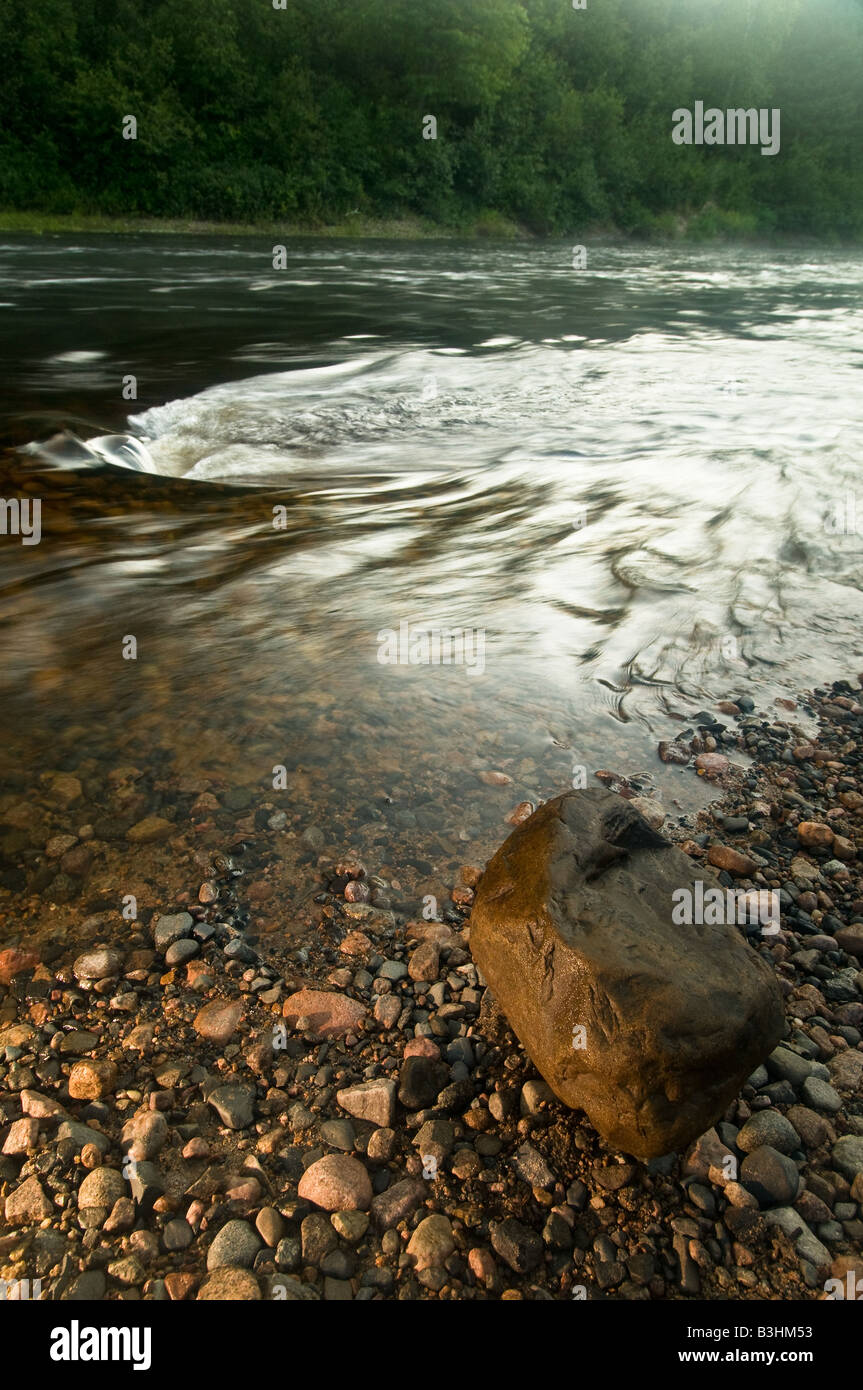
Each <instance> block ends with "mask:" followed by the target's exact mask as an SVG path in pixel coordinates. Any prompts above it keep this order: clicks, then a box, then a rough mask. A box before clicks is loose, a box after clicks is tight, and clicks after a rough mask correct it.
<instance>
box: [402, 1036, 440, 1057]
mask: <svg viewBox="0 0 863 1390" xmlns="http://www.w3.org/2000/svg"><path fill="white" fill-rule="evenodd" d="M405 1056H406V1057H431V1059H432V1061H433V1062H436V1061H438V1059H439V1057H440V1048H439V1047H438V1045H437V1043H433V1042H432V1040H431V1038H411V1040H410V1042H409V1043H407V1044H406V1046H405Z"/></svg>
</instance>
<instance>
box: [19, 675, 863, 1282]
mask: <svg viewBox="0 0 863 1390" xmlns="http://www.w3.org/2000/svg"><path fill="white" fill-rule="evenodd" d="M859 694H860V691H859V689H855V688H852V687H851V686H850V685H849V684H847V683H844V682H839V683H837V684H835V685H834V686H833V687H831V688H830V689H826V690H820V691H817V692H815V693H814V694H813V695H811V696H809V697H807V698H806V699H805V700H802V701H801V702H800V706H801V712H802V711H803V709H805V710H806V711H807V713H808V714H811V715H813V716H815V717H816V718H817V721H818V733H817V736H812V737H807V734H806V731H805V730H804V729H803V728H802V727H801V726H800V723H799V722H798V721H799V718H800V713H798V711H797V710H796V708H795V702H793V701H787V700H786V701H782V702H780V704H779V705H778V707H776V708H774V709H773V710H769V711H766V712H764V711H756V710H755V708H754V702H753V701H752V700H751V699H749V698H747V697H746V696H741V697H739V698H738V699H737V701H736V702H722V703H721V704H720V705H719V706H717V708H716V709H715V710H712V711H704V712H703V714H702V715H700V716H699V717H698V722H697V725H693V727H692V728H691V729H687V730H686V731H685V732H683V731H682V732H681V734H680V735H679V736H678V737H677V738H676V739H674V740H670V741H668V742H663V743H662V744H661V745H660V749H659V756H660V757H661V758H662V759H663V760H664V761H669V762H677V763H680V764H681V766H683V765H684V764H691V766H692V768H693V771H694V772H695V773H696V774H698V775H699V776H702V777H704V778H706V779H708V780H710V781H713V782H715V783H716V786H717V790H718V792H719V793H720V795H719V799H718V800H717V801H716V802H714V803H713V804H712V805H711V806H710V807H709V808H708V809H707V810H705V811H703V812H700V813H699V814H698V816H693V817H689V818H685V817H678V818H677V819H674V818H673V817H671V816H665V812H664V808H663V806H662V805H661V803H659V802H658V801H657V800H656V799H655V798H654V797H651V796H647V797H645V795H644V787H643V785H642V784H641V783H639V782H637V781H636V780H634V779H633V780H629V779H628V778H627V776H626V774H625V773H622V772H618V771H616V770H614V769H608V770H603V771H601V772H600V773H598V774H597V778H598V781H599V783H602V784H603V785H605V786H609V787H611V788H612V789H613V790H616V791H618V792H619V793H620V794H622V795H624V796H626V797H628V798H629V799H632V800H634V801H637V803H638V809H640V810H641V811H642V813H643V814H644V815H645V816H646V817H647V819H648V820H649V821H650V822H651V823H652V824H655V825H661V826H662V831H663V833H664V834H665V835H667V836H668V837H669V838H671V839H672V840H674V841H675V842H676V843H677V844H678V845H680V847H681V848H682V849H683V850H684V851H685V852H686V853H687V854H688V855H689V856H690V857H691V859H692V860H693V863H694V864H697V863H698V862H699V861H707V862H709V863H710V864H711V865H712V866H713V867H714V868H715V869H716V870H718V871H719V873H720V880H721V882H722V883H724V884H726V885H727V886H729V887H734V888H743V889H753V890H762V889H769V890H772V891H774V892H776V893H778V894H779V898H780V903H781V925H780V931H779V932H778V934H775V935H766V936H765V935H763V934H762V933H761V930H760V928H759V927H758V925H757V924H755V925H754V926H750V927H748V928H746V927H743V928H741V930H748V932H749V936H750V941H751V943H752V944H753V946H754V947H755V949H756V950H758V952H759V953H760V954H761V955H762V956H763V957H764V958H765V959H766V960H768V961H769V962H770V963H771V964H772V966H773V968H774V970H775V972H776V976H777V979H778V982H779V986H780V989H781V991H782V994H783V996H784V1001H785V1012H786V1021H787V1032H786V1037H785V1039H784V1040H783V1042H782V1043H781V1044H780V1045H779V1046H778V1047H777V1048H776V1049H775V1050H774V1052H773V1053H772V1054H771V1056H770V1058H769V1059H768V1061H767V1064H766V1065H765V1066H760V1067H758V1068H757V1070H756V1071H755V1072H754V1073H753V1075H752V1076H750V1078H749V1080H748V1082H747V1084H746V1085H745V1086H744V1087H743V1089H742V1091H741V1093H740V1095H739V1096H738V1098H737V1099H736V1100H735V1101H734V1102H733V1103H732V1104H731V1105H730V1106H729V1108H728V1110H727V1111H726V1113H725V1116H724V1118H723V1120H722V1121H721V1122H719V1123H718V1124H717V1126H716V1128H715V1129H713V1130H710V1131H708V1133H707V1134H705V1135H704V1136H702V1137H701V1139H699V1140H698V1142H697V1143H696V1144H695V1145H694V1146H693V1147H692V1148H691V1149H690V1150H689V1151H688V1152H687V1153H685V1154H674V1155H667V1156H665V1157H663V1158H659V1159H654V1160H651V1161H649V1162H647V1163H637V1162H635V1161H633V1160H631V1159H630V1158H629V1157H628V1156H627V1155H622V1154H617V1153H614V1152H611V1151H609V1150H607V1149H605V1148H604V1147H603V1145H602V1143H601V1142H600V1140H599V1139H598V1137H597V1135H596V1134H595V1133H594V1131H593V1130H592V1129H591V1127H590V1125H589V1124H588V1123H587V1122H586V1119H585V1117H584V1116H582V1115H581V1114H580V1113H576V1112H571V1111H568V1110H567V1109H566V1108H565V1107H564V1106H563V1105H561V1104H560V1103H559V1102H558V1101H557V1100H555V1099H554V1097H553V1096H552V1094H551V1092H550V1091H549V1088H548V1087H547V1086H546V1084H545V1082H544V1081H543V1080H542V1079H541V1078H540V1077H539V1076H538V1074H537V1072H536V1071H535V1069H534V1068H533V1066H532V1064H531V1063H530V1061H529V1060H528V1058H527V1057H526V1055H525V1053H524V1052H523V1050H522V1048H521V1047H520V1045H519V1043H518V1042H517V1040H516V1039H515V1037H514V1036H513V1034H512V1033H511V1032H510V1031H509V1029H508V1027H507V1025H506V1021H505V1019H504V1018H503V1017H502V1015H501V1014H500V1011H499V1010H498V1009H497V1007H496V1005H495V1004H494V1001H493V1000H492V999H491V996H490V994H489V992H488V991H487V990H486V988H485V981H484V979H483V977H482V975H481V974H480V972H479V971H478V969H477V967H476V965H475V963H474V962H473V960H472V958H471V952H470V909H471V904H472V902H473V896H474V890H475V888H476V886H477V884H478V883H479V881H480V878H481V875H482V867H483V866H482V865H480V864H473V865H470V864H466V865H464V866H463V868H462V869H461V872H460V874H459V875H458V878H457V881H455V882H453V883H452V885H451V901H450V902H449V903H448V904H446V905H443V904H434V905H432V912H431V913H430V916H431V915H432V914H433V915H434V917H435V918H436V920H429V919H426V918H424V917H420V916H414V915H412V914H411V913H409V912H408V913H406V912H404V911H401V910H400V906H399V884H398V883H397V882H396V883H395V884H394V883H393V880H392V878H384V877H376V875H375V872H374V870H375V868H376V866H375V865H374V864H370V863H368V862H366V861H367V859H368V856H367V855H364V856H363V861H362V862H361V861H360V859H359V858H358V857H357V856H356V855H352V854H346V855H345V857H344V858H343V859H341V860H339V859H337V858H332V857H328V856H326V855H324V854H323V853H321V852H320V851H321V849H322V846H321V845H319V844H317V843H315V842H314V841H313V840H311V839H310V840H309V843H308V844H307V845H306V849H307V850H308V851H309V855H308V857H309V861H310V862H309V864H308V869H307V872H308V876H309V898H310V912H309V919H308V923H307V925H306V929H305V931H304V933H303V935H302V937H293V938H287V937H284V936H282V935H281V934H277V933H276V932H274V931H272V930H270V931H268V932H267V933H266V935H265V937H264V938H263V939H262V938H261V936H260V935H259V934H258V933H257V932H256V930H255V923H256V920H257V919H256V916H255V914H256V910H257V909H256V907H255V903H256V901H258V902H259V901H260V897H259V893H258V890H259V887H260V884H259V882H258V881H257V880H256V871H255V849H254V839H255V829H256V826H257V824H258V817H259V816H260V815H261V813H260V812H258V813H257V814H255V815H252V814H250V815H249V816H248V818H247V820H248V823H247V825H246V827H245V829H244V830H243V831H242V833H240V834H239V836H238V837H235V838H234V839H233V840H232V841H231V842H230V843H227V844H225V845H224V846H223V847H222V848H221V849H212V848H208V849H198V850H196V851H195V852H194V856H193V860H194V866H195V867H196V878H195V880H194V881H189V882H188V885H187V889H186V891H179V892H177V893H176V894H173V899H172V900H171V901H165V902H164V903H163V906H162V910H161V911H160V912H156V911H142V912H141V913H140V914H139V916H138V919H137V920H132V921H123V920H122V919H121V918H120V916H119V913H118V911H117V910H116V909H114V910H111V911H108V910H106V911H104V912H101V913H97V914H95V915H94V916H91V917H90V918H89V919H88V921H87V922H85V923H84V928H85V929H86V930H85V932H84V935H85V937H86V938H87V939H86V940H82V941H80V942H79V943H78V948H76V949H74V950H73V949H71V945H70V943H68V942H64V943H61V944H58V943H55V944H54V945H53V946H51V945H50V944H45V943H44V942H42V941H40V940H36V939H34V940H33V941H32V942H31V941H30V940H29V939H28V936H27V933H26V932H22V933H20V934H19V937H18V939H17V940H15V938H13V944H12V945H11V946H9V947H8V948H7V949H5V950H2V951H0V1209H2V1211H3V1213H4V1217H3V1221H2V1222H0V1278H2V1279H4V1280H7V1281H13V1282H14V1281H18V1280H25V1279H26V1280H29V1281H30V1283H31V1285H32V1283H33V1281H35V1280H40V1281H41V1289H40V1295H39V1296H41V1298H42V1299H46V1298H47V1299H58V1300H70V1299H71V1300H91V1299H96V1300H98V1299H122V1300H130V1299H131V1300H135V1299H159V1300H166V1299H170V1300H184V1299H244V1300H249V1299H252V1300H261V1299H276V1300H292V1301H294V1300H318V1299H324V1300H327V1301H340V1300H351V1299H355V1300H359V1301H367V1300H381V1299H383V1300H391V1299H408V1300H412V1299H443V1300H448V1301H452V1300H464V1299H483V1300H485V1299H492V1300H496V1299H507V1300H520V1299H526V1300H536V1299H572V1298H577V1299H581V1298H585V1299H588V1300H595V1299H609V1298H611V1299H618V1300H632V1299H637V1300H655V1301H662V1300H671V1299H673V1300H676V1299H681V1298H692V1299H707V1300H716V1299H741V1300H756V1299H823V1298H825V1297H827V1296H828V1293H827V1292H826V1291H825V1290H826V1287H827V1281H828V1280H830V1279H838V1280H840V1281H842V1283H843V1284H844V1283H845V1281H846V1279H847V1276H848V1274H849V1272H851V1273H852V1275H853V1277H855V1278H856V1279H858V1280H859V1279H863V1254H861V1251H863V970H861V959H863V870H861V867H860V865H861V858H860V856H861V854H863V705H861V704H860V703H859V701H858V698H857V697H858V695H859ZM741 755H745V757H746V759H747V760H748V761H747V763H746V764H745V765H742V764H741V761H740V758H741ZM488 775H489V777H491V778H493V777H494V776H495V775H496V774H495V773H494V770H493V769H492V770H491V771H490V772H489V774H488ZM687 775H689V774H688V773H687ZM499 776H500V777H501V779H502V781H501V782H500V783H499V785H502V786H505V785H506V784H507V783H508V781H509V778H508V777H506V776H505V775H504V774H499ZM75 781H76V779H75V777H74V776H72V775H70V774H67V775H66V782H65V784H63V783H62V780H61V778H57V777H55V778H54V780H53V783H52V787H51V792H52V795H53V796H54V798H55V799H59V801H60V802H62V801H63V800H64V798H66V799H68V802H69V804H70V805H71V804H74V803H75V801H76V800H77V795H80V785H79V786H78V790H77V795H76V788H75V786H74V785H73V784H74V783H75ZM121 784H122V779H121ZM489 785H496V784H494V783H493V782H492V783H489ZM206 796H207V794H206V793H204V794H203V797H201V796H199V798H198V802H197V803H196V805H197V806H198V807H199V811H201V812H203V813H206V811H207V805H206V804H203V803H205V802H206ZM13 800H14V799H13ZM130 801H131V802H134V791H132V792H130ZM15 804H17V803H15ZM531 809H532V807H530V806H529V805H528V806H525V805H519V806H516V807H515V808H514V809H513V811H512V812H511V813H510V821H511V823H517V822H518V820H519V819H520V818H522V817H523V816H524V815H526V814H529V812H530V810H531ZM14 814H16V812H15V806H14V805H13V807H12V809H11V810H9V809H8V808H7V811H6V812H5V815H6V821H5V823H7V824H9V823H12V824H14ZM274 814H275V815H276V816H278V815H280V814H283V813H280V812H276V813H274ZM9 816H12V821H11V822H10V821H9V819H8V817H9ZM158 822H159V818H158V817H146V816H145V817H144V819H143V820H141V821H138V822H136V823H135V827H134V829H135V830H136V832H137V834H138V837H139V841H138V842H139V843H142V844H146V843H147V842H148V840H152V841H153V842H157V841H158V840H159V837H160V835H161V833H162V830H161V826H160V824H159V823H158ZM263 823H264V824H271V823H272V816H271V813H270V812H269V811H267V812H266V814H264V815H263ZM165 824H166V823H165V822H162V825H165ZM169 828H170V827H169ZM54 829H55V830H56V827H54ZM89 829H90V831H91V836H90V837H87V836H81V835H70V836H69V837H68V840H64V838H63V836H62V835H57V834H54V835H53V836H52V840H51V841H49V844H48V845H47V846H46V853H47V854H48V855H49V857H50V856H53V857H54V859H55V860H59V862H60V864H61V865H62V873H63V874H66V875H67V876H69V877H70V878H72V879H74V876H75V874H76V873H80V872H82V864H83V860H84V859H85V858H87V857H88V856H90V855H91V850H90V849H88V841H90V842H91V843H92V833H93V832H92V827H89ZM96 838H98V837H96ZM130 839H131V836H130ZM133 842H134V841H133ZM434 908H437V910H436V911H434ZM7 1296H12V1297H14V1296H15V1292H14V1291H13V1292H12V1294H11V1295H7Z"/></svg>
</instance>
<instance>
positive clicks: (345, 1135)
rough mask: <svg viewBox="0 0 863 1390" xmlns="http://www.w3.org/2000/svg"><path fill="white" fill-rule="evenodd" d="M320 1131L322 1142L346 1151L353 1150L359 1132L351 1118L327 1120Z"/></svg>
mask: <svg viewBox="0 0 863 1390" xmlns="http://www.w3.org/2000/svg"><path fill="white" fill-rule="evenodd" d="M319 1133H320V1136H321V1141H322V1143H324V1144H329V1145H330V1147H331V1148H333V1149H341V1150H342V1151H343V1152H344V1153H351V1152H352V1151H353V1147H354V1140H355V1139H356V1137H357V1132H356V1130H355V1129H354V1127H353V1125H352V1124H351V1122H350V1120H325V1121H324V1123H323V1124H322V1125H321V1127H320V1131H319Z"/></svg>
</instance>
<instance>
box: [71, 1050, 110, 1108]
mask: <svg viewBox="0 0 863 1390" xmlns="http://www.w3.org/2000/svg"><path fill="white" fill-rule="evenodd" d="M116 1084H117V1068H116V1067H115V1066H114V1063H113V1062H109V1061H100V1060H98V1059H96V1058H89V1057H88V1058H86V1060H84V1061H81V1062H76V1063H75V1065H74V1066H73V1068H72V1070H71V1072H70V1073H69V1095H70V1096H71V1097H72V1099H73V1100H98V1099H99V1097H100V1096H108V1095H111V1093H112V1092H113V1090H114V1087H115V1086H116Z"/></svg>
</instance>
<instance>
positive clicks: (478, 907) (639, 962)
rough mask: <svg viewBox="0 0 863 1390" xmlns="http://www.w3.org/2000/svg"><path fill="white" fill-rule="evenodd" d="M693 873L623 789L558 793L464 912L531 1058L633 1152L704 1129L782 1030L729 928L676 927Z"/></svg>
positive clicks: (779, 1012) (481, 961)
mask: <svg viewBox="0 0 863 1390" xmlns="http://www.w3.org/2000/svg"><path fill="white" fill-rule="evenodd" d="M694 867H695V866H694V865H693V862H692V860H691V859H690V858H689V857H688V855H686V854H684V853H683V852H682V851H681V850H678V849H677V848H675V847H674V846H673V845H671V844H669V843H668V842H667V841H666V840H664V839H663V838H662V836H660V835H658V834H657V833H656V832H655V831H654V830H651V828H650V827H649V826H648V824H647V822H646V821H645V820H644V819H643V817H642V816H640V815H639V813H638V812H637V811H636V810H634V809H633V808H632V807H631V806H630V805H629V804H628V803H627V802H626V801H624V800H622V799H621V798H620V797H618V796H616V795H614V794H613V793H610V792H606V791H597V790H592V789H591V790H585V791H577V792H567V793H566V794H565V795H564V796H559V797H557V798H556V799H555V800H554V801H549V802H547V803H546V804H545V805H544V806H542V807H540V809H539V810H538V811H536V812H535V813H534V815H532V816H531V817H530V819H529V820H527V821H525V822H524V824H523V825H520V826H519V827H518V828H517V829H516V830H514V831H513V833H512V834H511V835H510V837H509V839H508V840H506V842H505V843H504V844H503V845H502V846H501V848H500V849H499V850H498V852H497V854H496V855H495V856H494V858H493V859H492V860H491V862H490V864H489V865H488V868H487V869H486V872H485V874H484V876H483V879H482V882H481V884H480V887H479V889H478V891H477V895H476V902H475V904H474V907H473V911H472V913H471V930H470V944H471V950H472V952H473V955H474V958H475V960H476V962H477V964H478V965H479V967H480V969H481V970H482V972H483V974H484V975H485V977H486V980H487V981H488V984H489V986H490V987H491V990H492V992H493V994H494V995H495V997H496V999H497V1000H498V1002H499V1004H500V1006H501V1008H502V1009H503V1011H504V1013H505V1014H506V1017H507V1019H508V1020H509V1022H510V1024H511V1026H512V1028H513V1030H514V1031H515V1033H516V1034H517V1035H518V1037H519V1038H520V1039H521V1042H522V1044H523V1045H524V1048H525V1050H526V1051H527V1053H528V1054H529V1056H530V1058H531V1060H532V1061H533V1063H534V1065H535V1066H536V1067H537V1069H538V1070H539V1071H540V1072H541V1073H542V1075H543V1076H544V1077H545V1079H546V1081H547V1082H548V1084H549V1085H550V1086H551V1088H552V1090H553V1091H554V1092H555V1094H556V1095H557V1096H559V1097H560V1099H561V1100H562V1101H564V1102H565V1103H566V1104H567V1105H570V1106H572V1107H573V1108H574V1109H579V1110H584V1111H586V1112H587V1114H588V1116H589V1118H590V1120H591V1122H592V1123H593V1125H594V1126H595V1128H596V1129H597V1130H598V1131H599V1133H600V1134H601V1135H602V1137H603V1139H604V1140H605V1141H606V1142H607V1143H608V1144H609V1145H612V1146H614V1147H615V1148H617V1149H620V1150H622V1151H623V1152H625V1153H628V1154H632V1155H633V1156H635V1157H636V1158H651V1157H655V1156H657V1155H659V1154H665V1153H670V1152H672V1151H674V1150H681V1149H683V1148H684V1147H685V1146H686V1145H687V1144H688V1143H689V1142H690V1141H691V1140H693V1139H695V1138H696V1137H697V1136H698V1135H700V1134H702V1133H703V1132H704V1131H705V1130H706V1129H709V1128H710V1127H711V1125H713V1124H714V1123H715V1122H716V1121H717V1119H719V1118H720V1117H721V1115H722V1113H723V1111H724V1110H725V1108H726V1107H727V1105H728V1104H729V1102H730V1101H731V1100H733V1098H734V1097H735V1096H736V1095H737V1094H738V1092H739V1090H740V1088H741V1086H742V1085H743V1083H744V1082H745V1080H746V1078H747V1077H748V1076H749V1075H750V1074H751V1073H752V1071H754V1069H755V1067H756V1066H758V1064H759V1063H760V1062H762V1061H763V1060H764V1058H765V1057H766V1056H767V1055H768V1054H769V1053H770V1052H771V1051H772V1050H773V1048H774V1047H775V1046H776V1043H777V1042H778V1041H779V1039H780V1038H781V1037H782V1035H783V1032H784V1020H783V1007H782V997H781V994H780V991H779V987H778V985H777V982H776V979H775V976H774V974H773V971H772V969H771V967H770V966H769V965H768V964H767V962H766V961H764V960H762V959H761V957H760V956H758V955H757V954H756V952H755V951H754V950H752V948H751V947H750V946H749V945H748V944H747V943H746V941H745V940H744V938H743V935H742V933H741V931H740V929H739V928H738V927H736V926H733V925H727V926H699V925H692V926H686V925H684V926H679V925H675V924H674V922H673V921H672V909H673V906H674V903H673V901H672V894H673V893H674V891H675V890H676V889H680V888H689V889H690V890H693V880H694V877H695V876H696V875H695V874H694V873H693V869H694ZM697 877H699V878H701V879H702V880H703V881H704V884H705V891H706V889H707V887H708V886H710V887H719V882H718V879H717V878H716V877H715V875H713V874H712V872H711V871H710V870H709V869H708V868H706V867H702V866H700V865H699V866H698V869H697ZM676 915H679V914H676ZM708 915H709V914H708ZM582 1029H583V1032H582V1031H581V1030H582Z"/></svg>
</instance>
